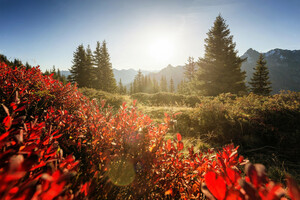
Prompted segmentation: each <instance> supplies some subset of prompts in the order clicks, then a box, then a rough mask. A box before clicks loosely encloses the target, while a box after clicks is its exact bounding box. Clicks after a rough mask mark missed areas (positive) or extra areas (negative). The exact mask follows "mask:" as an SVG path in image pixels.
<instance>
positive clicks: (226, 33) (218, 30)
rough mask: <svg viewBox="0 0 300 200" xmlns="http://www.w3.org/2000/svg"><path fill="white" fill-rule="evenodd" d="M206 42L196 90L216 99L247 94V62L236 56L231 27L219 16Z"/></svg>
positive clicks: (196, 81) (197, 76)
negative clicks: (245, 70)
mask: <svg viewBox="0 0 300 200" xmlns="http://www.w3.org/2000/svg"><path fill="white" fill-rule="evenodd" d="M207 36H208V37H207V38H206V39H205V43H206V44H205V55H204V58H201V59H200V60H199V63H198V65H199V69H198V71H197V75H196V80H195V87H196V89H198V91H200V93H202V94H204V95H209V96H215V95H218V94H220V93H227V92H230V93H234V94H237V93H239V92H245V91H246V85H245V72H242V71H241V64H242V62H243V61H244V60H243V59H241V58H240V57H238V56H237V51H236V50H235V43H234V42H233V41H232V38H233V36H232V35H230V30H229V28H228V25H226V23H225V20H224V19H223V18H222V16H221V15H219V16H218V17H217V18H216V20H215V22H214V25H213V27H212V28H211V29H210V30H209V32H208V33H207Z"/></svg>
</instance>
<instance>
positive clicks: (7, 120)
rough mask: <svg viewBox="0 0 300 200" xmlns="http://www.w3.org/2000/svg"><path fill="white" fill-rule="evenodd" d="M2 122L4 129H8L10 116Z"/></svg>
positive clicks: (10, 120) (10, 122)
mask: <svg viewBox="0 0 300 200" xmlns="http://www.w3.org/2000/svg"><path fill="white" fill-rule="evenodd" d="M3 123H4V126H5V129H6V130H8V129H10V127H11V124H12V118H11V117H10V116H9V115H8V116H7V117H5V118H4V120H3Z"/></svg>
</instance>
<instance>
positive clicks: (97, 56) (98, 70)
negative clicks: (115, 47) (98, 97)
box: [93, 41, 103, 90]
mask: <svg viewBox="0 0 300 200" xmlns="http://www.w3.org/2000/svg"><path fill="white" fill-rule="evenodd" d="M93 53H94V64H95V70H94V72H95V74H94V76H95V79H94V81H93V87H94V88H95V89H98V90H103V85H102V80H103V73H102V55H101V44H100V42H99V41H97V45H96V50H95V51H94V52H93Z"/></svg>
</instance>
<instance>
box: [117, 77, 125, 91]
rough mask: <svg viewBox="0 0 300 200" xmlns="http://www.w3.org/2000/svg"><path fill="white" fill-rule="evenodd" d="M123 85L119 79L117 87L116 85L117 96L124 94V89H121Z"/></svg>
mask: <svg viewBox="0 0 300 200" xmlns="http://www.w3.org/2000/svg"><path fill="white" fill-rule="evenodd" d="M123 88H124V87H123V84H122V80H121V79H120V81H119V85H118V93H119V94H123V93H124V89H123Z"/></svg>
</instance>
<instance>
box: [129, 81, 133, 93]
mask: <svg viewBox="0 0 300 200" xmlns="http://www.w3.org/2000/svg"><path fill="white" fill-rule="evenodd" d="M133 93H134V92H133V83H130V88H129V94H133Z"/></svg>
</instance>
